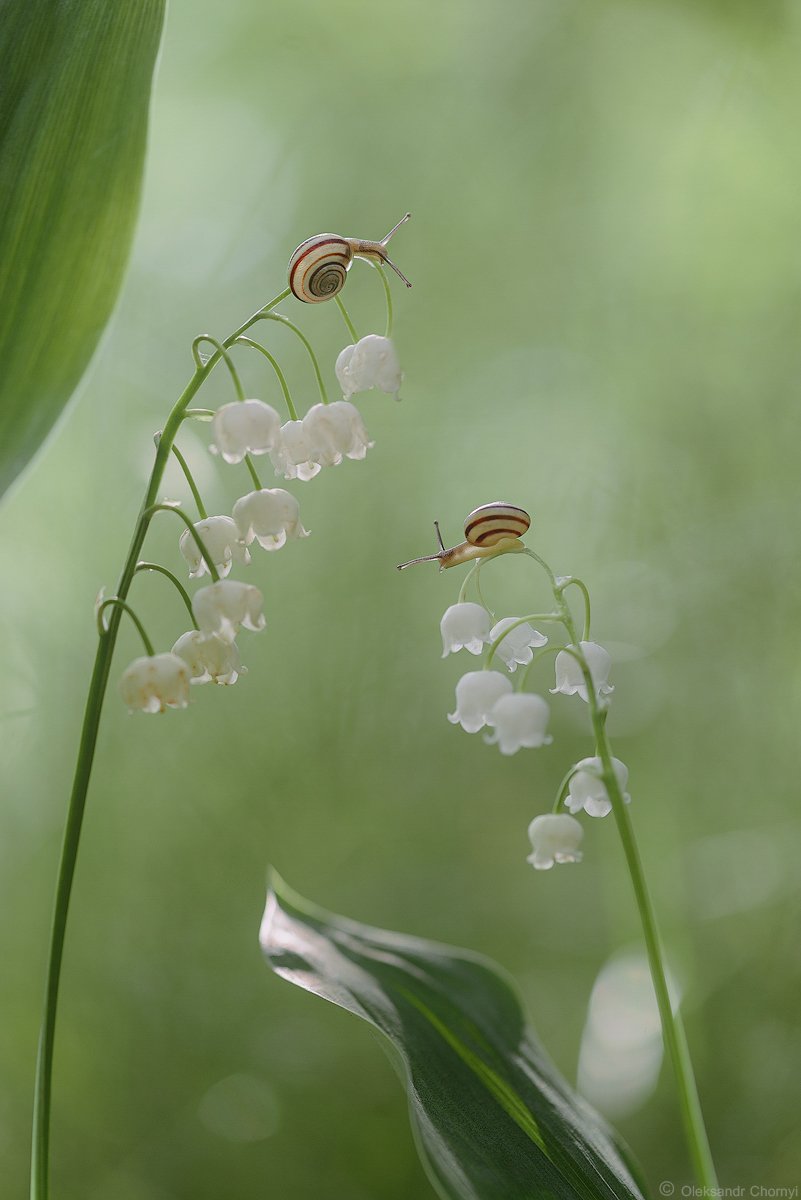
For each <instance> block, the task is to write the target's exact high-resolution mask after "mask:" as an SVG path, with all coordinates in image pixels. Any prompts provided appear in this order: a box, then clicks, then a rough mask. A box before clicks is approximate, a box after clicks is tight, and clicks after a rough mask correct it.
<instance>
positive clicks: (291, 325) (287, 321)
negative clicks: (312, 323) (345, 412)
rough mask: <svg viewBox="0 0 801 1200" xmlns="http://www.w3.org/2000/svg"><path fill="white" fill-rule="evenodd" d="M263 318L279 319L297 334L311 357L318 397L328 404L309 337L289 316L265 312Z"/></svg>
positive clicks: (266, 319)
mask: <svg viewBox="0 0 801 1200" xmlns="http://www.w3.org/2000/svg"><path fill="white" fill-rule="evenodd" d="M264 320H265V321H280V323H281V324H282V325H286V327H287V329H291V330H292V332H293V333H295V334H297V336H298V337H299V338H300V340H301V341H302V342H303V345H304V346H305V347H306V350H307V351H308V354H309V358H310V359H311V364H312V369H313V371H314V375H315V378H316V380H317V387H318V388H319V389H320V399H321V400H322V402H323V404H329V403H330V401H329V399H328V392H327V390H326V386H325V381H324V379H323V373H322V371H321V370H320V363H319V361H318V358H317V355H316V354H315V353H314V347H313V346H312V344H311V342H310V341H309V339H308V338H307V337H306V334H305V333H304V332H303V330H301V329H298V327H297V325H295V323H294V322H293V321H290V319H289V317H284V316H282V315H281V313H267V314H266V315H265V317H264Z"/></svg>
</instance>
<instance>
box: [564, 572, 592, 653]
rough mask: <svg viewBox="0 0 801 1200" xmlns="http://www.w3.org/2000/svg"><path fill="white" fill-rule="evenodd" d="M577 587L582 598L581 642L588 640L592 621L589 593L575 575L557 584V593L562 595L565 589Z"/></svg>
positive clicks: (584, 584) (583, 583)
mask: <svg viewBox="0 0 801 1200" xmlns="http://www.w3.org/2000/svg"><path fill="white" fill-rule="evenodd" d="M571 584H572V585H573V586H574V587H577V588H578V589H579V590H580V592H581V594H582V596H583V597H584V632H583V633H582V635H581V640H582V642H588V641H589V640H590V621H591V619H592V605H591V604H590V593H589V591H588V589H587V585H586V583H585V582H584V580H583V579H579V577H578V576H577V575H571V576H570V578H569V579H562V580H561V581H560V583H559V591H560V592H561V593H562V594H564V592H565V591H566V589H567V588H569V587H570V586H571Z"/></svg>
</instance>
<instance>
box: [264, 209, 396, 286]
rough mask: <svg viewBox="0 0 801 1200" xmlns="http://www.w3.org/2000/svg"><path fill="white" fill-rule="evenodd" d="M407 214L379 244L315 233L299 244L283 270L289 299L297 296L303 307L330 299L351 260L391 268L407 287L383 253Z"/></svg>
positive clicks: (342, 280) (385, 253)
mask: <svg viewBox="0 0 801 1200" xmlns="http://www.w3.org/2000/svg"><path fill="white" fill-rule="evenodd" d="M411 215H412V214H411V213H407V214H406V216H405V217H403V218H402V220H400V221H398V224H397V225H396V226H395V227H394V229H390V231H389V233H388V234H387V236H386V237H385V238H383V239H382V240H381V241H380V242H369V241H364V240H363V239H361V238H349V237H341V236H340V235H339V234H338V233H318V234H315V236H314V237H310V238H307V239H306V241H305V242H301V244H300V245H299V246H298V248H297V250H295V252H294V253H293V255H292V257H291V258H290V260H289V266H288V268H287V271H288V275H289V287H290V290H291V291H292V294H293V296H297V298H298V300H302V301H303V302H304V304H321V303H322V302H323V301H324V300H331V299H333V297H334V296H336V295H337V293H338V292H341V291H342V289H343V287H344V286H345V280H346V279H347V275H348V271H349V270H350V268H351V265H352V263H353V260H354V259H355V258H364V259H366V260H367V261H368V262H374V263H383V264H385V265H386V266H388V267H391V268H392V270H393V271H394V272H395V274H396V275H400V277H401V279H402V280H403V282H404V283H405V284H406V286H407V287H411V286H412V285H411V284H410V283H409V280H408V279H407V278H406V276H405V275H404V274H403V273H402V272H401V271H399V270H398V268H397V267H396V266H395V264H394V262H392V261H391V260H390V259H389V258H388V257H387V252H386V247H387V243H388V242H389V239H390V238H391V237H392V235H393V234H394V233H395V231H396V230H398V229H400V227H401V225H405V224H406V222H407V221H408V220H409V217H410V216H411Z"/></svg>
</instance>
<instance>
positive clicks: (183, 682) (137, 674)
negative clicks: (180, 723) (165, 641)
mask: <svg viewBox="0 0 801 1200" xmlns="http://www.w3.org/2000/svg"><path fill="white" fill-rule="evenodd" d="M120 695H121V696H122V698H123V700H124V702H125V703H126V704H127V706H128V708H129V709H130V711H131V712H136V711H137V710H138V711H140V712H146V713H157V712H165V711H166V709H168V708H186V706H187V704H188V703H189V668H188V667H187V665H186V663H185V662H184V660H183V659H182V658H179V657H178V656H177V655H176V654H145V655H143V656H142V658H135V659H134V660H133V662H132V663H131V665H130V666H129V667H126V668H125V670H124V671H123V673H122V677H121V679H120Z"/></svg>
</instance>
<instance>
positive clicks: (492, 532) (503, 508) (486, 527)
mask: <svg viewBox="0 0 801 1200" xmlns="http://www.w3.org/2000/svg"><path fill="white" fill-rule="evenodd" d="M530 525H531V517H530V516H529V515H528V513H527V512H526V511H525V509H522V508H517V506H516V505H514V504H504V502H503V501H502V500H494V501H493V502H492V504H482V505H481V507H480V508H474V509H473V511H472V512H471V513H470V515H469V517H468V518H467V520H466V521H465V523H464V536H465V538H466V540H467V541H468V542H470V545H471V546H496V545H497V544H498V542H502V541H504V540H505V539H506V538H519V537H522V536H523V534H524V533H525V532H526V530H527V529H528V528H529V527H530Z"/></svg>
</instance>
